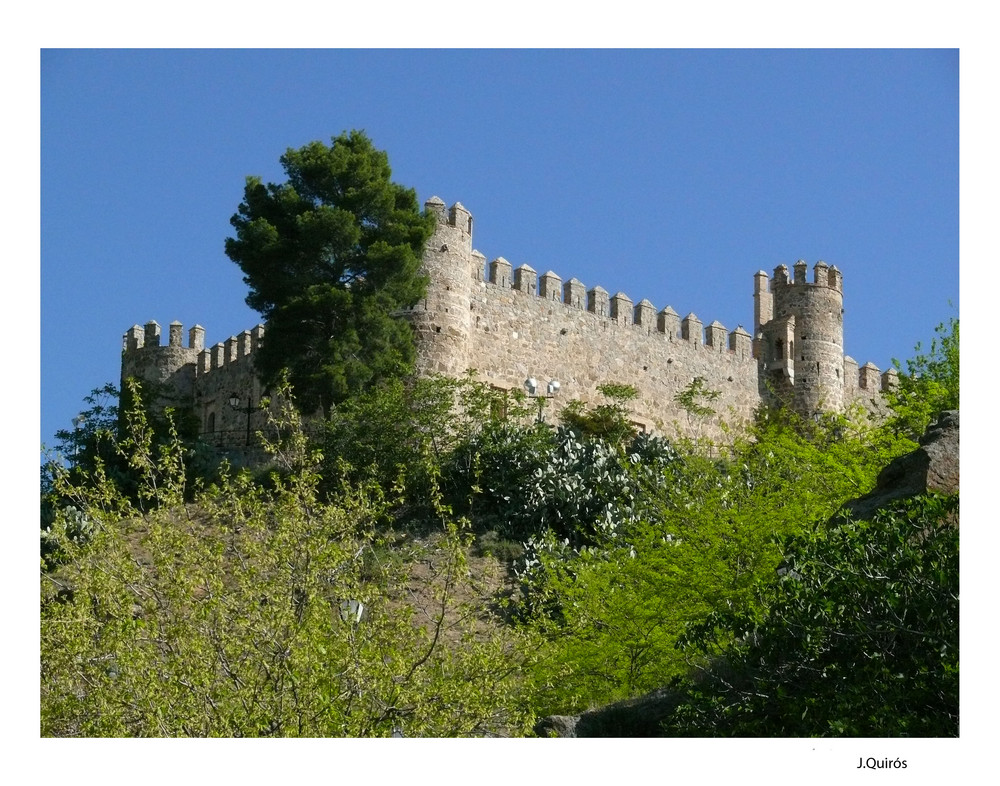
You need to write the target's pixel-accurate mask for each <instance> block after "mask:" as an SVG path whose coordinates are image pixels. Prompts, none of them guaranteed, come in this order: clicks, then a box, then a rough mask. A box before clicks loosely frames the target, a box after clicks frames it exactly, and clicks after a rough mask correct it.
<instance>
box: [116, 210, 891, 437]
mask: <svg viewBox="0 0 1000 786" xmlns="http://www.w3.org/2000/svg"><path fill="white" fill-rule="evenodd" d="M425 208H426V210H428V211H430V212H433V213H434V214H435V215H436V217H437V227H436V229H435V232H434V235H433V236H432V237H431V239H430V240H429V241H428V243H427V246H426V249H425V252H424V258H423V270H424V272H425V273H426V274H427V276H428V280H429V285H428V290H427V296H426V298H425V299H424V300H422V301H421V302H420V303H418V304H417V305H415V306H414V307H412V308H411V309H409V310H407V311H406V312H405V313H404V316H405V317H406V318H407V319H408V320H409V321H410V323H411V325H412V326H413V329H414V333H415V338H416V342H417V373H418V374H446V375H450V376H460V375H463V374H465V373H466V372H467V371H468V370H470V369H472V370H474V371H475V373H476V376H477V378H478V379H480V380H481V381H483V382H486V383H488V384H490V385H492V386H494V387H496V388H500V389H504V390H522V389H523V386H524V383H525V380H527V379H529V378H531V379H535V380H537V382H538V386H537V390H536V393H537V395H539V396H544V397H545V402H544V412H545V416H546V419H547V420H549V421H550V422H554V421H555V419H556V417H557V415H558V411H559V410H560V409H561V408H562V407H563V406H565V405H566V404H567V403H569V401H571V400H573V399H580V400H582V401H584V402H587V403H590V404H599V403H606V399H605V398H604V397H603V396H602V395H601V394H600V392H599V391H598V386H599V385H601V384H604V383H617V384H629V385H632V386H634V387H635V388H636V390H637V391H638V396H637V398H636V399H635V400H634V401H633V402H632V403H631V408H632V418H633V420H634V422H635V423H636V424H637V425H638V426H640V427H642V428H643V429H645V430H652V431H657V432H659V433H663V434H665V435H667V436H674V435H684V436H691V437H708V438H711V439H723V438H725V435H726V433H727V428H736V429H739V427H740V426H741V424H743V423H745V422H747V421H748V420H749V419H750V418H751V417H752V416H753V413H754V410H755V409H756V408H757V407H758V406H760V405H761V404H762V403H769V402H771V401H773V400H774V398H775V397H780V398H781V399H782V400H784V401H786V402H788V403H790V404H791V405H792V406H793V407H794V408H795V410H796V411H798V412H799V413H800V414H803V415H805V416H809V415H811V414H812V413H814V412H817V411H822V410H834V411H836V410H841V409H843V407H844V406H845V405H848V404H852V403H857V402H860V403H862V404H863V405H865V406H866V407H867V408H868V409H869V410H871V411H874V412H880V411H883V410H884V401H883V399H882V395H881V394H882V392H883V391H884V390H885V389H887V388H889V387H891V386H892V385H894V384H895V372H894V371H892V370H890V371H888V372H886V373H885V374H881V373H880V372H879V370H878V368H877V367H876V366H874V365H873V364H871V363H866V364H865V365H864V366H862V367H860V368H859V367H858V364H857V362H856V361H854V360H853V359H852V358H850V357H846V356H844V354H843V279H842V276H841V274H840V271H838V270H837V268H836V267H828V266H827V265H826V264H825V263H823V262H819V263H817V264H816V265H815V266H814V268H813V280H812V281H811V282H810V281H807V280H806V263H805V262H802V261H800V262H798V263H796V264H795V265H794V273H793V275H792V276H789V274H788V269H787V268H786V267H785V266H784V265H779V266H778V267H777V268H775V271H774V275H773V277H769V276H768V274H767V273H764V272H763V271H760V272H758V273H756V274H755V275H754V325H753V335H751V334H750V333H748V332H747V331H746V330H744V329H743V328H742V326H738V327H737V328H736V329H735V330H733V331H731V332H730V331H727V329H726V328H725V327H724V326H723V325H721V324H719V323H718V322H712V323H711V324H709V325H707V326H705V325H703V323H702V322H701V320H699V319H698V317H696V316H695V315H694V314H688V315H687V316H686V317H684V318H683V319H682V318H680V316H679V315H678V314H677V312H675V311H674V310H673V309H672V308H671V307H670V306H666V307H664V308H663V309H661V310H659V311H657V309H656V307H655V306H654V305H653V304H652V303H651V302H650V301H649V300H641V301H640V302H639V303H637V304H635V303H633V301H632V300H631V299H630V298H629V297H628V296H627V295H625V294H624V293H622V292H619V293H616V294H615V295H609V294H608V292H607V291H606V290H604V289H603V288H602V287H600V286H594V287H592V288H590V289H588V288H587V287H585V285H584V284H583V283H582V282H580V281H578V280H577V279H575V278H570V279H569V280H566V281H564V280H563V279H562V277H560V276H559V275H557V274H555V273H554V272H552V271H548V272H546V273H544V274H542V275H541V276H539V275H538V274H537V272H536V271H535V270H534V269H533V268H531V267H530V266H528V265H521V266H520V267H518V268H513V266H512V265H511V264H510V263H509V262H508V261H507V260H506V259H504V258H503V257H497V258H495V259H494V260H493V261H492V262H490V263H489V264H488V265H487V264H486V257H484V256H483V255H482V254H481V253H479V252H478V251H476V250H474V248H473V246H472V234H473V218H472V214H471V213H470V212H469V211H468V210H467V209H466V208H465V207H464V206H462V205H461V203H456V204H455V205H453V206H452V207H451V208H448V207H446V205H445V203H444V202H443V201H442V200H440V199H438V198H437V197H433V198H431V199H430V200H428V201H427V203H426V205H425ZM182 329H183V328H182V326H181V325H180V324H179V323H176V322H175V323H173V324H171V325H170V331H169V341H168V344H167V346H160V328H159V325H157V323H155V322H150V323H148V324H147V325H146V326H145V328H140V327H139V326H138V325H136V326H134V327H132V328H131V329H130V330H129V331H128V332H127V333H126V334H125V337H124V346H123V354H122V379H123V381H124V379H126V378H127V377H129V376H134V377H137V378H138V379H140V380H141V381H144V382H153V383H155V386H156V388H157V390H158V392H159V400H160V401H161V402H162V403H166V404H171V405H173V406H190V407H192V409H193V411H194V412H195V413H196V414H197V416H198V417H199V419H200V421H201V423H202V430H203V435H204V437H205V438H206V439H207V440H208V441H210V442H215V443H216V444H218V445H220V446H225V447H234V446H241V445H243V444H244V442H245V441H246V437H245V435H246V431H247V424H248V420H247V418H248V416H247V413H246V411H245V409H240V410H236V409H234V408H233V407H231V406H230V404H229V398H230V397H231V396H234V395H235V396H238V397H239V398H240V399H241V407H245V406H246V402H247V397H248V396H249V398H250V400H251V402H252V403H254V404H255V403H256V402H259V400H260V398H261V395H262V390H261V387H260V384H259V382H258V380H257V379H256V376H255V374H254V369H253V353H254V351H255V350H256V348H257V347H258V346H259V344H260V342H261V341H262V340H263V336H264V329H263V326H260V325H258V326H257V327H255V328H254V329H253V330H252V331H244V332H243V333H241V334H240V335H238V336H231V337H230V338H229V339H227V340H226V341H225V342H221V343H218V344H216V345H214V346H213V347H211V348H209V349H206V348H205V347H204V329H203V328H201V326H198V325H196V326H195V327H193V328H192V329H191V330H190V331H189V339H188V346H186V347H184V346H182V343H181V335H182ZM696 379H700V380H702V382H703V383H704V386H705V387H706V388H707V389H709V390H714V391H718V392H719V396H718V398H717V399H716V400H714V401H711V402H709V401H705V402H704V403H705V404H706V405H708V406H710V407H711V408H712V409H713V410H714V414H712V415H707V416H690V415H689V414H688V413H687V412H686V411H685V410H684V409H683V408H682V407H681V406H680V405H679V404H678V403H677V401H676V396H677V395H678V394H679V393H680V392H682V391H683V390H685V389H686V388H687V387H688V386H689V385H691V384H692V382H694V381H695V380H696ZM551 381H557V382H558V383H559V384H558V391H557V392H556V393H554V394H552V395H550V394H549V392H548V388H549V385H548V383H549V382H551ZM249 417H250V420H249V424H250V430H251V433H253V432H255V431H256V430H258V429H262V428H263V427H264V424H265V419H266V415H265V413H263V412H260V411H254V412H253V413H251V414H250V416H249Z"/></svg>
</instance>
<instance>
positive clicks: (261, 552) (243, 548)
mask: <svg viewBox="0 0 1000 786" xmlns="http://www.w3.org/2000/svg"><path fill="white" fill-rule="evenodd" d="M284 398H285V400H287V397H284ZM284 417H285V421H284V422H283V423H280V424H278V427H277V428H276V429H275V430H276V431H277V432H279V433H281V434H283V435H284V437H283V439H282V442H281V444H280V445H278V444H275V445H271V448H272V449H273V450H274V460H275V463H276V466H278V467H280V468H281V469H282V473H281V475H280V478H279V479H276V480H275V483H274V488H273V489H271V490H265V489H263V488H262V487H261V486H260V485H259V484H255V483H253V482H252V480H251V479H250V477H249V475H247V474H241V475H238V476H235V477H234V476H232V475H229V474H226V475H224V476H223V478H222V480H221V481H220V483H219V484H218V486H217V487H215V488H213V489H212V490H210V491H208V492H206V493H204V494H202V495H200V496H199V497H198V499H197V501H196V504H194V505H185V504H184V474H183V467H182V466H181V462H180V459H181V458H182V457H183V449H182V447H181V446H180V445H179V444H175V445H174V446H173V447H168V448H166V449H163V450H159V451H158V452H154V451H153V450H152V437H151V433H150V431H149V429H148V427H146V428H145V429H143V425H142V423H143V421H142V413H141V410H140V411H138V412H136V413H135V414H134V417H133V419H132V421H131V422H132V430H131V432H130V434H131V437H130V439H131V440H132V441H131V444H130V447H131V449H132V452H131V454H130V460H131V462H132V465H133V467H134V468H135V469H136V470H137V471H138V472H139V474H140V477H141V478H142V482H143V485H142V489H141V492H140V499H141V500H143V501H144V502H149V501H154V500H155V502H156V503H157V504H156V505H146V506H145V507H146V508H147V512H146V513H145V514H142V513H141V512H140V511H139V510H138V508H137V507H136V506H135V505H134V504H133V503H132V501H130V500H129V499H127V498H125V497H123V496H122V495H121V494H120V493H119V492H118V490H117V489H116V488H115V487H114V486H113V485H112V484H110V483H107V482H106V481H102V480H101V478H100V477H97V478H95V479H94V482H92V483H91V484H90V485H87V486H85V487H79V488H67V489H64V491H65V493H67V494H73V495H75V498H77V499H78V500H79V502H80V505H81V507H80V508H79V510H80V511H82V513H83V515H85V516H86V517H87V519H88V520H89V522H90V528H91V536H90V538H89V539H87V540H85V541H84V540H81V539H78V538H74V537H73V535H72V528H73V525H72V523H71V516H70V514H69V512H68V511H67V510H66V509H63V510H61V511H59V512H58V513H57V515H56V519H55V522H54V525H53V531H52V537H53V538H54V539H55V540H57V541H58V544H59V548H60V551H61V553H62V554H63V555H64V559H63V563H62V564H61V565H60V566H59V567H58V569H57V570H54V571H51V570H44V568H46V567H48V566H45V565H43V573H42V576H41V604H42V605H41V608H42V612H41V733H42V735H43V736H388V735H390V734H392V733H394V732H396V731H400V732H402V733H403V734H405V735H406V736H483V735H490V734H520V733H524V732H525V731H526V730H527V728H529V727H530V723H531V720H532V715H531V712H530V709H529V707H528V704H527V701H526V698H525V695H526V691H527V690H528V687H529V684H528V683H527V681H526V680H525V679H524V678H523V677H522V676H521V671H522V669H525V668H527V667H528V666H530V664H531V662H532V661H533V659H535V658H537V652H538V649H537V647H536V646H535V645H533V644H532V643H531V641H530V638H529V637H528V636H527V635H526V634H524V633H523V632H521V633H519V632H515V631H509V630H506V631H505V630H503V629H501V628H500V627H499V625H498V624H497V623H496V622H495V621H492V620H490V619H489V618H486V617H484V616H483V615H482V614H476V613H474V610H473V609H469V608H467V607H466V606H465V605H464V603H463V602H461V601H460V598H461V597H463V594H462V589H463V587H464V585H466V584H467V583H468V581H469V578H468V569H467V565H466V554H467V551H468V547H469V536H468V524H467V522H464V521H462V520H456V519H454V518H452V517H451V516H450V515H448V513H447V509H446V508H445V507H443V506H442V505H440V501H439V499H438V501H437V502H436V503H435V507H436V509H437V510H438V511H439V523H440V532H439V535H438V536H437V537H436V538H435V539H434V540H433V542H432V543H431V544H430V545H429V548H428V549H426V550H423V549H416V548H415V549H414V550H412V551H407V552H398V553H399V555H400V558H399V559H396V560H389V559H383V558H382V557H381V555H383V554H385V553H386V548H387V546H388V542H387V541H386V538H385V537H383V536H380V535H378V534H377V533H376V531H375V527H374V523H375V522H376V521H377V520H378V519H379V518H380V517H381V516H382V515H383V508H384V505H385V504H386V503H385V500H384V498H383V495H382V494H381V492H380V490H379V489H378V488H377V487H375V486H373V485H371V484H362V485H353V486H352V485H347V484H345V485H344V487H343V489H342V492H341V494H340V495H339V496H338V497H337V499H336V500H334V501H331V502H329V503H324V502H322V501H321V500H320V498H319V496H318V494H317V490H316V486H317V483H318V475H317V467H318V464H317V461H318V456H317V455H316V454H315V452H314V451H312V450H311V449H310V447H309V445H308V443H307V441H306V439H305V437H304V435H303V434H302V432H301V429H300V427H299V425H298V423H297V417H298V416H297V415H296V414H295V412H294V410H291V409H288V410H286V411H285V413H284ZM64 479H65V478H64ZM416 566H421V569H423V570H424V574H423V580H424V581H425V582H426V585H427V586H428V587H429V588H430V589H429V591H428V592H427V593H425V595H424V597H425V598H426V601H421V602H417V601H415V600H414V596H413V594H412V593H411V592H410V589H409V581H410V578H411V573H412V571H413V570H415V569H416ZM349 601H360V602H361V603H362V604H363V606H364V608H365V609H366V611H365V612H364V614H363V615H362V616H361V619H360V620H358V619H357V617H356V616H354V617H351V616H348V615H345V614H342V608H343V607H344V604H345V602H348V606H347V608H348V609H350V604H349Z"/></svg>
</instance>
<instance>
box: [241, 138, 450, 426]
mask: <svg viewBox="0 0 1000 786" xmlns="http://www.w3.org/2000/svg"><path fill="white" fill-rule="evenodd" d="M281 164H282V166H283V167H284V170H285V174H286V175H287V176H288V180H287V182H285V183H281V184H274V183H268V184H267V185H264V184H263V183H262V182H261V181H260V179H259V178H256V177H249V178H247V183H246V188H245V190H244V197H243V202H242V203H241V204H240V206H239V210H238V212H237V213H236V214H235V215H234V216H233V217H232V220H231V223H232V225H233V227H235V229H236V237H235V238H228V239H227V240H226V254H227V255H228V256H229V258H230V259H232V260H233V261H234V262H236V263H237V264H238V265H239V266H240V268H241V270H242V271H243V273H244V281H245V282H246V283H247V284H248V285H249V286H250V294H249V295H247V304H248V305H249V306H250V307H251V308H254V309H256V310H257V311H259V312H260V313H261V314H262V315H263V316H264V318H265V319H266V320H267V340H266V342H264V344H263V346H262V348H261V350H260V351H259V352H258V356H257V364H258V369H259V371H260V372H261V373H262V375H263V377H264V379H265V380H266V381H267V382H268V383H273V382H274V381H275V380H276V379H277V378H278V375H279V373H280V371H281V370H282V369H284V368H287V369H289V371H290V372H291V382H292V385H293V387H294V388H295V391H296V395H297V396H298V399H299V401H300V403H301V404H302V406H303V407H304V408H305V409H306V410H307V411H314V410H316V409H318V408H322V409H323V411H324V413H329V412H330V410H331V409H332V407H333V406H334V405H335V404H337V403H340V402H343V401H345V400H346V399H347V398H348V397H350V396H351V395H353V394H356V393H358V392H360V391H362V390H365V389H366V388H367V387H368V386H370V385H372V384H376V383H378V382H379V381H381V380H385V379H391V378H394V377H399V376H402V375H403V374H405V373H406V372H407V371H409V370H410V368H411V367H412V363H413V360H414V357H415V350H414V345H413V337H412V333H411V331H410V328H409V325H407V324H406V323H405V322H404V321H402V320H400V319H399V318H397V316H396V312H398V310H399V309H400V308H403V307H406V306H411V305H413V304H415V303H416V302H417V301H418V300H419V299H420V298H421V297H423V295H424V291H425V289H426V280H425V279H424V278H423V277H421V276H420V275H419V272H418V269H419V266H420V259H421V254H422V252H423V247H424V243H425V242H426V241H427V239H428V238H429V237H430V234H431V232H432V231H433V221H434V218H433V216H432V215H430V214H422V213H421V212H420V210H419V207H418V204H417V199H416V194H415V192H414V191H413V190H412V189H406V188H403V187H402V186H400V185H398V184H396V183H394V182H392V180H391V175H392V172H391V170H390V168H389V161H388V157H387V156H386V154H385V153H384V152H382V151H380V150H378V149H376V148H375V147H374V146H373V145H372V143H371V141H370V140H369V139H368V137H367V136H365V134H364V133H362V132H360V131H352V132H350V133H349V134H346V133H345V134H341V135H340V136H338V137H335V138H334V139H333V140H332V144H331V145H330V146H329V147H328V146H326V145H324V144H323V143H322V142H318V141H317V142H311V143H309V144H308V145H305V146H304V147H301V148H299V149H298V150H294V149H289V150H288V151H287V152H286V153H285V154H284V155H283V156H282V157H281Z"/></svg>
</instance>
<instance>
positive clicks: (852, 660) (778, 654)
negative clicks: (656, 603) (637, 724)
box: [666, 495, 958, 737]
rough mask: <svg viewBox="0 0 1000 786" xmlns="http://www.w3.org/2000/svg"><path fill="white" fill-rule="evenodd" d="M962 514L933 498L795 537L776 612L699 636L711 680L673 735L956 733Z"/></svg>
mask: <svg viewBox="0 0 1000 786" xmlns="http://www.w3.org/2000/svg"><path fill="white" fill-rule="evenodd" d="M957 516H958V498H957V496H955V497H951V498H943V497H937V496H933V495H927V496H924V497H919V498H913V499H910V500H906V501H903V502H899V503H896V504H894V505H893V506H892V507H890V508H888V509H886V510H883V511H879V512H877V513H876V514H875V515H873V517H872V519H871V521H849V520H841V521H839V522H837V523H836V524H835V525H834V526H832V527H830V528H827V527H824V526H819V527H815V528H811V529H810V530H808V531H806V532H803V533H801V534H799V535H797V536H795V537H792V538H790V539H789V540H788V542H787V544H786V547H785V559H784V562H783V565H782V567H781V569H780V570H779V573H780V574H781V580H780V581H779V582H777V583H774V582H770V583H767V584H764V585H762V587H761V590H760V591H761V592H762V593H763V594H764V595H765V596H766V599H765V606H766V613H764V614H762V615H759V616H756V617H755V616H751V615H747V614H741V613H738V612H735V613H734V611H733V610H719V611H717V612H715V613H714V614H712V615H710V616H709V617H708V618H707V619H706V620H705V622H703V623H701V624H699V625H696V626H693V627H692V628H691V629H690V630H689V632H688V633H687V635H686V636H685V639H684V644H685V646H686V647H687V648H688V650H689V651H690V652H692V653H697V654H698V655H700V656H701V660H700V661H699V662H700V664H701V666H702V669H703V670H704V672H703V676H702V677H701V678H700V679H699V680H698V681H697V682H696V683H695V684H693V685H688V686H687V688H688V691H689V695H688V699H687V701H686V702H684V703H683V704H682V706H681V707H680V708H679V709H678V711H677V713H676V715H675V717H674V718H673V719H672V720H671V722H670V724H669V726H668V727H667V729H666V732H667V733H669V734H693V735H696V736H705V735H713V736H714V735H720V736H748V735H753V736H781V737H786V736H812V735H823V736H852V737H883V736H921V737H923V736H956V735H957V734H958V529H957V527H956V526H954V522H955V521H957Z"/></svg>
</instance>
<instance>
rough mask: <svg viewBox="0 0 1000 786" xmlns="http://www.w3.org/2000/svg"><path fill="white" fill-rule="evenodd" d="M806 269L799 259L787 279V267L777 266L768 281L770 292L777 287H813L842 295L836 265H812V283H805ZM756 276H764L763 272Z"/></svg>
mask: <svg viewBox="0 0 1000 786" xmlns="http://www.w3.org/2000/svg"><path fill="white" fill-rule="evenodd" d="M808 267H809V265H808V264H807V263H806V261H805V260H804V259H800V260H799V261H798V262H796V263H795V264H794V265H793V274H792V278H789V277H788V266H787V265H778V266H777V267H776V268H775V269H774V276H773V277H772V278H771V280H770V289H771V291H772V292H773V291H774V290H775V289H776V288H777V287H779V286H814V287H828V288H830V289H833V290H836V291H837V292H840V293H843V291H844V277H843V276H842V275H841V273H840V271H839V270H838V269H837V266H836V265H833V266H830V265H827V264H826V262H823V261H822V260H820V261H819V262H817V263H816V264H815V265H813V280H812V281H806V270H807V268H808ZM757 275H758V276H760V275H765V276H766V274H765V273H764V271H760V272H759V273H758V274H757Z"/></svg>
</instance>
